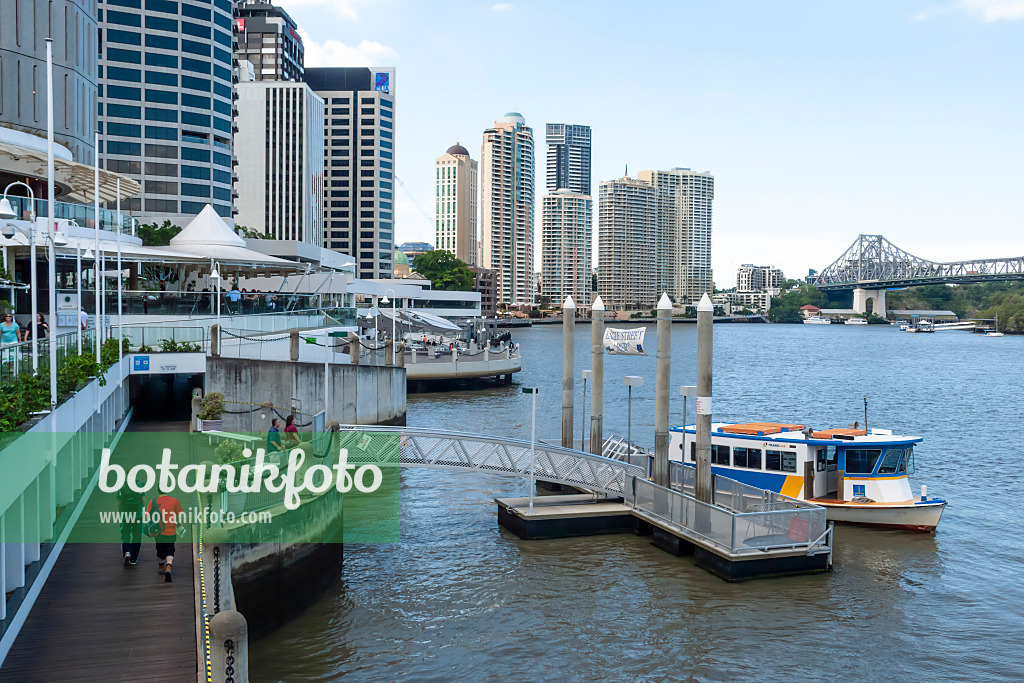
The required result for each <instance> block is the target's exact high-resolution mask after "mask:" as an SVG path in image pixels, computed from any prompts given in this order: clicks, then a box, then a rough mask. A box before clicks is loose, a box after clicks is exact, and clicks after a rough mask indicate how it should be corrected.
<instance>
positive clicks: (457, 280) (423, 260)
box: [413, 249, 476, 292]
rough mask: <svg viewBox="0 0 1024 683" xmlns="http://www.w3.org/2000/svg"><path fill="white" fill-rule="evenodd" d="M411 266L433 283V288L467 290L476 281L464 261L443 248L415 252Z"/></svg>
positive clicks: (453, 290) (471, 287)
mask: <svg viewBox="0 0 1024 683" xmlns="http://www.w3.org/2000/svg"><path fill="white" fill-rule="evenodd" d="M413 267H414V268H415V269H416V272H417V273H419V274H420V275H422V276H423V277H425V278H427V279H428V280H430V281H431V282H432V283H433V285H434V289H440V290H447V291H452V292H469V291H472V289H473V284H474V283H475V281H476V278H475V276H474V275H473V271H471V270H470V269H469V266H468V265H466V263H465V262H464V261H460V260H459V259H457V258H455V256H454V255H452V254H451V253H450V252H447V251H444V250H443V249H435V250H433V251H426V252H423V253H422V254H417V255H416V258H415V259H414V262H413Z"/></svg>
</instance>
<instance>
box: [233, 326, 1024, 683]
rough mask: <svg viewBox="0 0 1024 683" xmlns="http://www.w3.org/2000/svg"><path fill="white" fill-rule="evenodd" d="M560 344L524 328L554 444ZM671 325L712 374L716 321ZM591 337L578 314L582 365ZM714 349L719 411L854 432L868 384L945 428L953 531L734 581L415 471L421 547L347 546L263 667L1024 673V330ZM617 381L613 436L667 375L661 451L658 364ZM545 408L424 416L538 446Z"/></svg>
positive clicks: (256, 650)
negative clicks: (520, 535)
mask: <svg viewBox="0 0 1024 683" xmlns="http://www.w3.org/2000/svg"><path fill="white" fill-rule="evenodd" d="M653 333H654V330H653V328H651V330H650V332H649V333H648V334H649V339H651V340H652V341H653V338H654V334H653ZM560 335H561V329H560V328H559V327H555V326H552V327H538V328H533V329H530V330H522V331H515V339H516V341H517V342H519V343H521V345H522V350H523V354H524V357H525V360H524V366H525V367H526V369H525V370H524V371H523V372H522V373H519V374H518V375H517V376H516V383H517V384H526V385H537V386H539V387H540V394H539V395H538V416H537V417H538V428H537V433H538V436H539V437H542V438H547V439H550V440H551V441H553V442H557V441H558V439H559V437H558V430H559V428H560V424H561V410H560V408H561V336H560ZM672 337H673V354H672V358H673V368H672V384H673V386H676V385H679V384H693V383H694V380H695V367H694V358H695V353H696V334H695V329H694V328H692V327H690V326H681V325H676V326H674V328H673V335H672ZM589 340H590V328H589V326H585V325H580V326H578V327H577V343H576V350H577V357H576V375H577V376H579V371H580V370H582V369H583V368H585V367H589V365H590V363H589ZM715 344H716V348H715V404H714V407H715V414H716V418H720V419H726V420H732V419H735V420H743V421H749V420H766V421H780V422H798V423H807V424H810V425H812V426H814V427H816V428H821V427H828V426H846V425H847V424H848V423H851V422H853V421H854V420H863V397H864V396H865V395H867V396H868V401H869V415H868V419H869V425H874V426H877V427H894V428H895V429H896V430H897V432H903V431H905V432H907V433H913V434H916V435H921V436H924V437H925V442H924V444H922V445H921V447H920V448H919V450H918V452H917V466H918V472H917V474H916V475H914V477H912V482H913V485H914V487H915V490H916V488H917V487H918V486H920V484H922V483H924V484H927V485H928V488H929V492H930V493H931V494H933V495H939V496H943V497H945V498H947V499H949V500H950V501H951V502H950V505H949V507H948V509H947V511H946V513H945V515H944V517H943V520H942V524H941V525H940V527H939V531H938V533H937V534H936V535H935V536H924V535H916V534H906V533H900V532H886V531H877V530H867V529H859V528H855V527H840V528H839V529H837V532H836V552H835V572H834V573H832V574H830V575H825V576H809V577H792V578H784V579H774V580H766V581H754V582H749V583H742V584H728V583H725V582H723V581H720V580H718V579H716V578H714V577H712V576H711V575H710V574H708V573H706V572H705V571H703V570H701V569H698V568H696V567H694V566H693V564H692V560H690V559H687V558H675V557H672V556H670V555H668V554H666V553H664V552H662V551H660V550H657V549H656V548H654V547H653V546H651V545H650V542H649V539H646V538H637V537H633V536H629V535H617V536H598V537H591V538H583V539H564V540H554V541H533V542H527V541H520V540H518V539H517V538H515V537H514V536H512V535H511V534H509V533H508V532H506V531H504V530H501V529H499V528H498V526H497V522H496V519H495V507H494V504H493V502H492V498H493V497H495V496H507V495H525V493H526V486H525V484H524V483H522V482H519V481H516V480H511V479H505V478H502V477H499V476H493V475H485V474H479V473H470V474H465V473H449V472H442V471H428V470H408V471H406V472H405V473H404V474H403V481H404V486H403V491H402V496H403V498H402V538H403V540H402V542H401V543H400V544H398V545H397V546H359V547H352V546H348V547H346V550H345V553H346V555H345V569H344V574H343V576H342V578H341V580H340V581H339V582H338V584H337V585H336V587H335V588H334V589H332V590H331V591H330V592H329V593H328V594H327V595H326V596H325V597H324V598H323V599H322V600H321V601H320V602H319V603H318V604H316V605H315V606H314V607H312V608H311V609H309V610H308V611H307V612H305V613H304V614H302V615H300V616H298V617H297V618H296V619H295V620H294V621H293V622H291V623H290V624H288V625H286V626H285V627H284V628H282V629H281V630H279V631H278V632H276V633H275V634H273V635H271V636H269V637H267V638H264V639H262V640H260V641H257V642H256V643H254V645H253V648H252V650H251V654H250V656H251V659H252V664H253V667H252V668H253V672H254V673H253V680H254V681H273V680H286V681H303V680H336V679H339V678H341V677H342V676H344V677H345V680H353V681H392V680H413V681H450V680H466V681H504V680H540V679H553V678H558V679H562V680H595V679H603V680H686V679H688V678H691V677H692V678H694V679H709V680H723V679H729V680H742V679H745V680H780V679H784V678H794V677H796V678H850V679H854V680H864V679H874V680H879V679H906V678H911V677H913V678H931V679H944V680H979V679H985V680H1013V679H1019V675H1020V674H1019V669H1018V667H1017V664H1016V662H1017V660H1018V657H1017V649H1018V647H1019V643H1020V637H1019V633H1020V632H1021V628H1022V627H1024V592H1022V590H1021V588H1020V581H1019V580H1018V577H1019V576H1020V575H1021V574H1022V573H1024V562H1022V560H1021V556H1020V552H1019V547H1020V544H1019V542H1018V538H1017V529H1018V528H1019V517H1020V513H1021V510H1022V505H1021V503H1020V501H1019V498H1018V495H1017V491H1018V490H1019V489H1020V483H1021V476H1020V466H1019V463H1020V461H1021V457H1022V455H1024V453H1022V451H1024V448H1022V446H1021V440H1020V438H1019V437H1017V436H1016V435H1015V431H1016V430H1017V429H1018V428H1019V424H1020V420H1021V417H1022V414H1024V410H1022V408H1024V401H1022V400H1021V398H1020V395H1019V392H1020V390H1021V386H1022V384H1024V370H1022V365H1021V361H1022V359H1024V337H1003V338H1001V339H999V338H996V339H986V338H977V337H974V336H973V335H970V334H966V333H960V332H950V333H945V334H942V333H940V334H932V335H908V334H901V333H899V332H897V331H895V330H894V329H892V328H884V329H880V328H879V327H875V326H871V327H867V328H863V327H859V328H845V327H836V326H828V327H824V326H822V327H818V326H784V325H772V326H766V325H719V326H716V327H715ZM605 373H606V384H605V411H604V412H605V433H606V434H608V433H616V434H620V435H623V434H625V432H626V424H625V421H626V410H625V408H626V406H625V398H626V391H625V387H623V386H622V385H621V377H622V375H626V374H639V375H643V376H644V377H645V379H646V380H647V383H648V384H647V386H646V387H644V388H642V389H640V390H637V391H634V399H633V400H634V404H633V434H634V435H635V436H636V437H637V439H638V440H640V441H642V442H644V443H646V444H648V445H650V444H651V443H652V442H653V417H654V410H653V403H652V398H653V394H654V357H653V356H650V357H646V358H629V357H622V356H609V357H606V358H605ZM676 391H677V390H676ZM676 391H673V392H672V393H673V398H672V401H673V404H672V415H673V419H672V422H673V424H677V423H679V422H680V421H681V419H682V417H681V410H682V405H681V400H680V399H679V398H678V397H677V395H676ZM577 392H578V393H577V410H579V402H580V400H581V398H582V395H581V394H582V386H579V387H577ZM529 399H530V397H529V396H528V395H523V394H521V393H520V392H519V389H518V387H517V386H512V387H495V388H490V389H486V390H477V391H462V392H452V393H445V394H437V393H435V394H421V395H411V396H410V397H409V424H410V425H418V426H425V427H435V428H448V429H452V430H458V431H468V432H478V433H491V434H503V435H509V436H515V437H519V438H529V431H530V403H529ZM692 416H693V409H692V407H691V408H690V418H691V420H692ZM580 417H581V415H580V413H579V412H577V414H576V417H575V423H576V425H577V433H578V430H579V425H580Z"/></svg>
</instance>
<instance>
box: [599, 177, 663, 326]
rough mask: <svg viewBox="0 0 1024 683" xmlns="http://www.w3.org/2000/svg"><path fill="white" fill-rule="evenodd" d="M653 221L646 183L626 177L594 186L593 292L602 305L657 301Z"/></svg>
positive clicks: (646, 304)
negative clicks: (594, 252)
mask: <svg viewBox="0 0 1024 683" xmlns="http://www.w3.org/2000/svg"><path fill="white" fill-rule="evenodd" d="M657 222H658V217H657V199H656V196H655V193H654V188H653V187H652V186H651V185H650V183H647V182H644V181H643V180H633V179H632V178H628V177H626V178H619V179H618V180H608V181H605V182H602V183H600V184H599V185H598V209H597V232H598V238H597V243H598V251H597V292H598V294H600V295H601V299H602V300H603V301H604V305H605V308H606V309H608V310H612V311H622V310H629V309H635V308H649V307H653V306H654V305H655V303H656V301H657V297H658V291H657V289H656V287H655V284H656V281H655V276H656V272H657V269H656V260H655V259H654V258H653V253H654V246H655V236H656V235H657Z"/></svg>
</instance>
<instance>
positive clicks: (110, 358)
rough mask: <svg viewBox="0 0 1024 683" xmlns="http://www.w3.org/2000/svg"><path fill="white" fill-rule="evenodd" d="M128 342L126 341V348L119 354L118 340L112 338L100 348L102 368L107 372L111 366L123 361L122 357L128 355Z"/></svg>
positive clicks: (122, 348)
mask: <svg viewBox="0 0 1024 683" xmlns="http://www.w3.org/2000/svg"><path fill="white" fill-rule="evenodd" d="M128 350H129V349H128V340H127V339H125V340H124V346H123V347H121V348H120V353H119V352H118V340H117V339H115V338H114V337H111V338H109V339H107V340H106V341H104V342H103V346H101V347H100V368H101V369H103V370H106V369H107V368H109V367H110V366H111V365H113V364H114V363H116V362H117V361H119V360H121V356H123V355H124V354H126V353H128Z"/></svg>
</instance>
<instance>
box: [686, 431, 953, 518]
mask: <svg viewBox="0 0 1024 683" xmlns="http://www.w3.org/2000/svg"><path fill="white" fill-rule="evenodd" d="M670 432H671V440H670V446H669V458H670V459H671V460H675V461H676V462H680V461H681V459H682V456H683V455H684V454H685V456H686V458H685V461H683V464H684V465H685V466H688V467H695V466H696V428H695V426H693V425H690V426H686V427H673V428H672V429H671V430H670ZM922 440H923V439H922V438H921V437H917V436H899V435H895V434H893V433H892V430H888V429H872V430H871V431H870V432H868V431H866V430H863V429H825V430H812V429H807V428H806V427H805V425H798V424H777V423H771V422H754V423H747V424H732V423H726V422H716V423H713V424H712V425H711V471H712V472H713V473H714V474H718V475H721V476H723V477H728V478H730V479H735V480H737V481H740V482H742V483H744V484H748V485H750V486H755V487H757V488H760V489H766V490H769V491H774V492H776V493H781V494H782V495H785V496H789V497H791V498H797V499H799V500H806V501H808V502H811V503H814V504H816V505H820V506H822V507H824V508H826V509H827V511H828V519H830V520H832V521H835V522H845V523H849V524H859V525H867V526H877V527H886V528H890V529H904V530H908V531H919V532H925V533H933V532H934V531H935V527H937V526H938V524H939V519H940V518H941V517H942V512H943V510H944V509H945V507H946V501H944V500H942V499H940V498H930V497H928V495H927V487H925V486H922V487H921V495H920V496H914V494H913V493H912V492H911V488H910V480H909V479H908V478H907V475H908V474H913V464H914V446H915V444H918V443H920V442H921V441H922Z"/></svg>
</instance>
